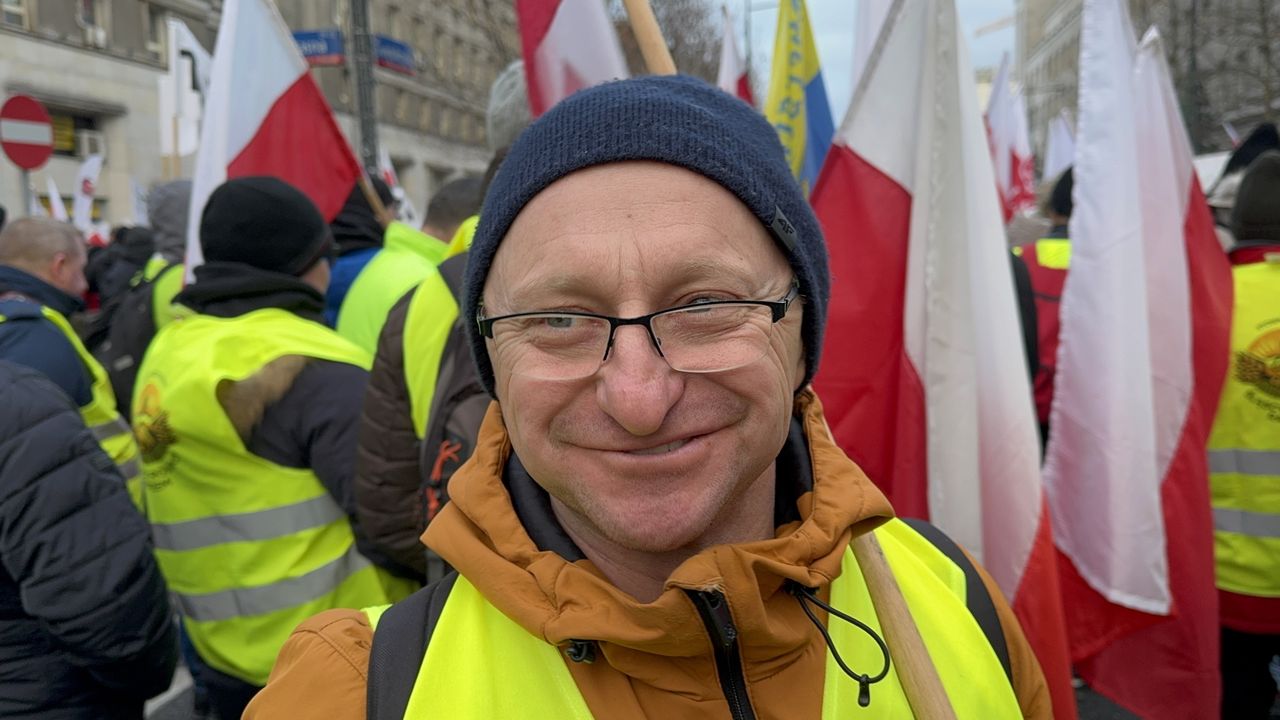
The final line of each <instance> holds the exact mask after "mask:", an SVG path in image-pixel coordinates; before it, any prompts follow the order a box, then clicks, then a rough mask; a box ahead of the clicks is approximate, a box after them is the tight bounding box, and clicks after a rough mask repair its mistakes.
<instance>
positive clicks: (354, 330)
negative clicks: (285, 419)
mask: <svg viewBox="0 0 1280 720" xmlns="http://www.w3.org/2000/svg"><path fill="white" fill-rule="evenodd" d="M447 248H448V246H447V245H445V244H444V243H443V242H441V241H439V240H437V239H435V238H433V237H431V236H430V235H427V234H426V233H423V232H419V231H417V230H415V229H413V228H411V227H409V226H408V225H405V224H404V223H398V222H395V223H391V225H390V226H388V227H387V233H386V238H385V240H384V245H383V247H382V249H381V250H379V251H378V253H377V254H376V255H374V256H373V259H372V260H370V261H369V263H368V264H367V265H365V266H364V269H363V270H361V271H360V274H359V275H357V276H356V279H355V282H353V283H351V289H350V290H348V291H347V297H346V299H344V300H343V301H342V308H341V309H340V310H339V311H338V326H337V330H338V334H339V335H341V336H343V337H345V338H346V339H348V340H350V341H351V342H353V343H355V344H356V345H357V346H359V347H361V348H363V349H364V350H365V352H367V353H369V354H370V355H373V354H374V352H376V351H377V349H378V334H379V333H380V332H382V326H383V324H385V323H386V321H387V314H388V313H390V312H391V308H392V307H393V306H394V305H395V304H396V303H397V302H399V300H400V298H402V297H404V295H405V293H407V292H409V291H410V290H412V289H413V287H414V286H415V285H417V284H418V283H420V282H422V280H423V279H424V278H426V277H428V276H429V275H431V274H432V273H434V272H435V268H436V266H437V265H439V264H440V263H441V262H442V261H443V260H444V254H445V250H446V249H447Z"/></svg>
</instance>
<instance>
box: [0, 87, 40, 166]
mask: <svg viewBox="0 0 1280 720" xmlns="http://www.w3.org/2000/svg"><path fill="white" fill-rule="evenodd" d="M0 147H3V148H4V153H5V154H6V155H8V156H9V159H10V160H12V161H13V164H14V165H17V166H18V167H20V168H23V169H24V170H35V169H36V168H39V167H40V166H42V165H44V164H45V162H47V161H48V160H49V156H50V155H52V154H53V122H52V121H51V120H50V119H49V112H48V111H47V110H45V109H44V106H43V105H41V104H40V102H39V101H38V100H36V99H35V98H33V97H28V96H26V95H14V96H13V97H11V98H9V99H8V100H6V101H5V103H4V106H3V107H0Z"/></svg>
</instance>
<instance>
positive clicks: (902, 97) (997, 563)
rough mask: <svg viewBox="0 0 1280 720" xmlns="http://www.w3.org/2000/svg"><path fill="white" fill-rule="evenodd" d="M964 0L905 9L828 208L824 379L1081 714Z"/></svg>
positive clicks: (886, 45)
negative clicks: (982, 577)
mask: <svg viewBox="0 0 1280 720" xmlns="http://www.w3.org/2000/svg"><path fill="white" fill-rule="evenodd" d="M972 77H973V75H972V73H971V71H970V64H969V57H968V49H967V47H966V45H965V41H964V38H963V36H962V35H961V31H960V27H959V24H958V23H957V19H956V9H955V0H897V2H895V3H894V5H893V6H892V7H891V8H890V10H889V14H888V16H887V17H886V19H885V23H884V28H883V29H882V30H881V36H880V38H879V39H878V41H877V46H876V50H875V51H874V52H873V53H872V54H871V56H870V57H869V58H868V60H867V66H866V70H865V71H864V73H863V75H862V78H861V81H860V83H859V85H858V88H857V90H856V91H855V93H854V97H853V101H852V103H851V104H850V107H849V111H848V113H847V114H846V115H845V118H844V122H843V124H842V125H841V127H840V130H839V132H838V133H837V135H836V138H835V143H834V144H833V145H832V147H831V152H830V154H829V155H828V156H827V161H826V164H825V165H824V166H823V170H822V174H821V176H820V178H819V180H818V183H817V186H816V188H815V189H814V192H813V195H812V203H813V207H814V209H815V211H816V212H817V215H818V217H819V219H820V220H821V222H822V226H823V230H824V232H825V235H826V240H827V248H828V252H829V253H830V263H831V265H830V266H831V275H832V292H831V303H830V316H829V320H828V327H829V328H830V332H828V334H827V340H826V343H825V347H824V349H823V356H822V365H821V367H820V368H819V371H818V376H817V379H816V381H815V384H816V387H817V390H818V393H819V395H820V396H821V397H822V398H823V402H824V404H825V406H826V407H827V419H828V421H829V422H830V425H831V430H832V432H833V434H834V436H835V438H836V441H837V442H838V443H839V444H840V446H841V447H842V448H844V449H845V451H846V452H848V453H849V455H850V456H851V457H852V458H853V459H854V460H855V461H857V462H858V464H859V465H860V466H861V467H862V469H863V470H865V471H866V473H867V475H868V476H869V477H870V478H871V479H872V480H873V481H875V482H876V484H877V485H878V486H879V487H880V488H881V489H883V490H885V491H886V493H887V494H888V495H889V499H890V500H891V501H892V502H893V505H894V508H895V510H896V511H897V512H898V513H899V514H900V515H903V516H907V517H920V518H925V519H928V520H929V521H931V522H932V523H934V524H935V525H937V526H938V527H939V528H941V529H942V530H943V531H945V532H946V533H947V534H949V535H950V536H951V537H952V538H954V539H955V540H956V541H957V542H959V543H961V544H962V545H964V547H965V548H966V549H967V550H969V552H971V553H972V554H973V555H974V556H975V557H977V558H978V559H979V560H980V561H981V562H982V564H983V565H984V566H985V567H986V569H987V570H988V571H989V572H990V573H991V575H992V577H993V578H994V579H995V580H996V582H997V583H998V584H999V586H1000V588H1001V590H1002V591H1003V592H1004V593H1005V595H1006V596H1007V597H1009V598H1010V600H1011V603H1012V605H1013V609H1014V612H1015V613H1016V614H1017V616H1018V618H1019V619H1020V621H1021V623H1022V626H1023V628H1024V629H1025V631H1026V635H1027V638H1028V639H1029V640H1030V642H1031V646H1032V647H1033V648H1034V650H1035V653H1036V656H1037V657H1038V658H1039V661H1040V664H1041V666H1042V667H1043V668H1044V672H1045V676H1046V677H1047V678H1048V680H1049V684H1050V688H1051V690H1052V697H1053V704H1054V709H1055V712H1056V715H1057V717H1062V718H1068V717H1075V697H1074V694H1073V691H1072V688H1071V676H1070V668H1069V661H1068V655H1067V641H1066V633H1065V628H1064V626H1063V615H1062V607H1061V605H1060V594H1059V588H1058V578H1057V566H1056V558H1055V555H1054V552H1053V536H1052V533H1051V531H1050V526H1049V518H1048V511H1047V509H1046V504H1045V499H1044V496H1043V493H1042V488H1041V481H1040V449H1039V440H1038V438H1037V430H1036V420H1035V416H1034V412H1033V408H1032V401H1031V380H1030V376H1029V371H1028V368H1027V361H1026V357H1025V352H1024V348H1023V344H1022V334H1021V330H1020V328H1019V320H1018V312H1017V305H1016V302H1015V299H1014V284H1013V274H1012V269H1011V257H1010V254H1009V251H1008V249H1007V247H1006V246H1005V241H1004V228H1003V226H1002V224H1001V218H1000V203H999V200H998V199H997V197H996V184H995V177H994V173H993V172H992V166H991V156H990V154H989V152H988V147H987V141H986V134H985V130H984V127H983V122H982V115H981V113H980V112H979V110H978V103H977V100H976V98H975V97H974V93H973V83H972Z"/></svg>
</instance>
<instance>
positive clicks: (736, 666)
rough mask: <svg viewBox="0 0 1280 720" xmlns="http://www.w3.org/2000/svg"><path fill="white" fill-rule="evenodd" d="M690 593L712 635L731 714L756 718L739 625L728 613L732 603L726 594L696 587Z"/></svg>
mask: <svg viewBox="0 0 1280 720" xmlns="http://www.w3.org/2000/svg"><path fill="white" fill-rule="evenodd" d="M687 592H688V593H689V595H690V597H691V598H692V599H693V604H694V606H695V607H696V608H698V615H700V616H701V617H702V623H703V624H704V625H706V626H707V634H708V635H710V636H711V647H712V648H713V649H714V650H715V657H716V672H717V674H719V676H720V689H721V690H723V691H724V699H725V702H727V703H729V712H730V714H731V715H732V716H733V719H734V720H756V712H755V710H753V709H752V707H751V697H750V696H749V695H748V694H747V678H746V675H745V674H743V671H742V656H741V654H739V652H738V628H737V627H735V626H734V624H733V616H732V615H731V614H730V613H729V603H727V602H725V599H724V593H721V592H716V591H712V592H698V591H694V590H689V591H687Z"/></svg>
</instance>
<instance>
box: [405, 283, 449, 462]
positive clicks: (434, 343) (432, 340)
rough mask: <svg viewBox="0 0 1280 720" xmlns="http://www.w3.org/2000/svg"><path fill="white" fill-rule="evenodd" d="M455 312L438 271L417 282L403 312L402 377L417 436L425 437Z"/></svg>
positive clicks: (446, 287)
mask: <svg viewBox="0 0 1280 720" xmlns="http://www.w3.org/2000/svg"><path fill="white" fill-rule="evenodd" d="M458 312H459V310H458V298H455V297H454V296H453V293H452V292H451V291H450V290H449V286H448V284H447V283H445V281H444V278H442V277H441V276H440V273H438V272H435V273H431V274H430V275H428V276H427V277H426V279H424V280H423V281H422V283H421V284H420V285H418V289H417V290H415V291H414V293H413V298H411V299H410V300H409V309H408V310H407V311H406V313H405V319H404V380H405V387H406V388H408V390H409V408H410V411H411V412H412V414H413V431H414V433H416V434H417V436H418V438H419V439H421V438H423V437H425V436H426V432H427V421H428V420H429V419H430V418H429V415H430V413H431V401H432V400H433V399H434V397H435V391H436V380H437V378H438V376H439V372H440V358H441V356H442V355H443V354H444V346H445V343H446V342H447V341H448V339H449V331H450V330H451V329H452V328H453V323H454V321H456V320H457V319H458Z"/></svg>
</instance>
